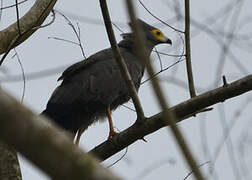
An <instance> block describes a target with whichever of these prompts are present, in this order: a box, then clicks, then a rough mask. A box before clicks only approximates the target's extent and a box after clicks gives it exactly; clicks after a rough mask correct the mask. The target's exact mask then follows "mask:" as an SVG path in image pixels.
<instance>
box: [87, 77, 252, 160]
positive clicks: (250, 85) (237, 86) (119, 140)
mask: <svg viewBox="0 0 252 180" xmlns="http://www.w3.org/2000/svg"><path fill="white" fill-rule="evenodd" d="M251 90H252V75H250V76H247V77H245V78H242V79H240V80H238V81H235V82H233V83H231V84H229V85H227V86H224V87H220V88H217V89H214V90H211V91H208V92H206V93H203V94H201V95H199V96H197V97H195V98H192V99H189V100H187V101H185V102H182V103H180V104H178V105H176V106H174V107H172V108H170V109H169V110H170V111H172V112H173V113H174V114H175V115H176V118H177V119H176V120H177V122H180V121H182V120H184V119H186V118H189V117H191V116H193V115H194V114H195V113H197V112H199V111H200V110H202V109H204V108H206V107H208V106H211V105H214V104H217V103H220V102H224V101H225V100H227V99H230V98H233V97H236V96H239V95H241V94H243V93H246V92H248V91H251ZM162 116H163V113H159V114H157V115H154V116H152V117H150V118H148V119H147V121H146V122H145V123H144V124H141V125H136V124H135V125H133V126H131V127H129V128H128V129H126V130H124V131H123V132H121V133H120V134H119V135H118V136H116V137H114V138H113V139H111V140H110V141H106V142H104V143H102V144H100V145H99V146H97V147H95V148H94V149H93V150H91V151H90V152H91V153H93V154H94V155H95V156H97V157H98V158H99V159H100V160H105V159H107V158H109V157H110V156H112V155H114V154H116V153H117V152H119V151H121V150H122V149H124V148H125V147H127V146H129V145H131V144H132V143H134V142H135V141H137V140H139V139H142V138H143V137H144V136H146V135H148V134H151V133H153V132H155V131H157V130H158V129H160V128H162V127H165V126H166V124H165V123H164V121H163V120H162Z"/></svg>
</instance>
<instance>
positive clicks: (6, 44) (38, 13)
mask: <svg viewBox="0 0 252 180" xmlns="http://www.w3.org/2000/svg"><path fill="white" fill-rule="evenodd" d="M56 1H57V0H36V2H35V3H34V5H33V6H32V7H31V9H30V10H29V11H28V12H27V13H26V14H25V15H24V16H23V17H22V18H21V19H19V27H20V29H19V28H18V22H16V23H14V24H12V25H10V26H9V27H7V28H6V29H4V30H2V31H0V39H1V43H0V54H3V53H5V52H7V51H8V49H12V48H14V47H16V46H17V45H19V44H20V43H22V42H24V41H25V40H26V39H27V38H29V37H30V36H31V35H32V34H33V33H34V32H35V31H36V29H33V28H34V27H37V26H40V25H41V24H42V23H43V22H44V20H45V19H46V17H47V16H48V14H49V13H50V12H51V10H52V9H53V6H54V5H55V3H56ZM19 30H20V32H21V34H22V35H21V36H19ZM10 47H11V48H10Z"/></svg>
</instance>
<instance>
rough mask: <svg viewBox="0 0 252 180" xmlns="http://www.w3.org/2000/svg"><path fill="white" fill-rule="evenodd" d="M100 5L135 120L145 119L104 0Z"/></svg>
mask: <svg viewBox="0 0 252 180" xmlns="http://www.w3.org/2000/svg"><path fill="white" fill-rule="evenodd" d="M100 5H101V11H102V15H103V20H104V23H105V26H106V30H107V34H108V37H109V42H110V44H111V48H112V50H113V54H114V57H115V59H116V61H117V64H118V66H119V67H120V70H121V73H122V76H123V78H124V79H125V82H126V84H127V86H128V89H129V92H130V96H131V98H132V101H133V103H134V106H135V109H136V112H137V121H143V120H144V119H145V117H144V111H143V108H142V105H141V103H140V100H139V98H138V95H137V91H136V88H135V85H134V83H133V81H132V78H131V76H130V73H129V71H128V69H127V65H126V63H125V61H124V59H123V57H122V55H121V53H120V50H119V48H118V45H117V42H116V39H115V35H114V31H113V28H112V24H111V19H110V16H109V11H108V7H107V2H106V0H100Z"/></svg>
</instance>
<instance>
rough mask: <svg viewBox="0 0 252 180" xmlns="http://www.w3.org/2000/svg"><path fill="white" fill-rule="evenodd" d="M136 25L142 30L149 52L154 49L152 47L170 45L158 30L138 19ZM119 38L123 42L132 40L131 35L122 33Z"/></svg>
mask: <svg viewBox="0 0 252 180" xmlns="http://www.w3.org/2000/svg"><path fill="white" fill-rule="evenodd" d="M137 23H138V24H139V25H140V27H141V28H142V32H143V33H144V35H145V39H146V46H147V48H148V50H150V51H151V50H152V49H153V48H154V46H156V45H158V44H161V43H166V44H170V45H172V41H171V40H170V39H169V38H167V37H166V36H165V35H164V34H163V33H162V32H161V31H160V30H159V29H158V28H155V27H153V26H151V25H149V24H147V23H145V22H144V21H142V20H140V19H137ZM130 25H131V24H130ZM121 36H122V38H123V39H124V40H132V39H133V33H124V34H121Z"/></svg>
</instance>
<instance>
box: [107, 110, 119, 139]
mask: <svg viewBox="0 0 252 180" xmlns="http://www.w3.org/2000/svg"><path fill="white" fill-rule="evenodd" d="M106 112H107V117H108V121H109V137H108V139H111V138H112V137H113V136H115V135H117V134H118V133H117V132H115V130H114V125H113V121H112V117H111V110H110V107H107V108H106Z"/></svg>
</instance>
